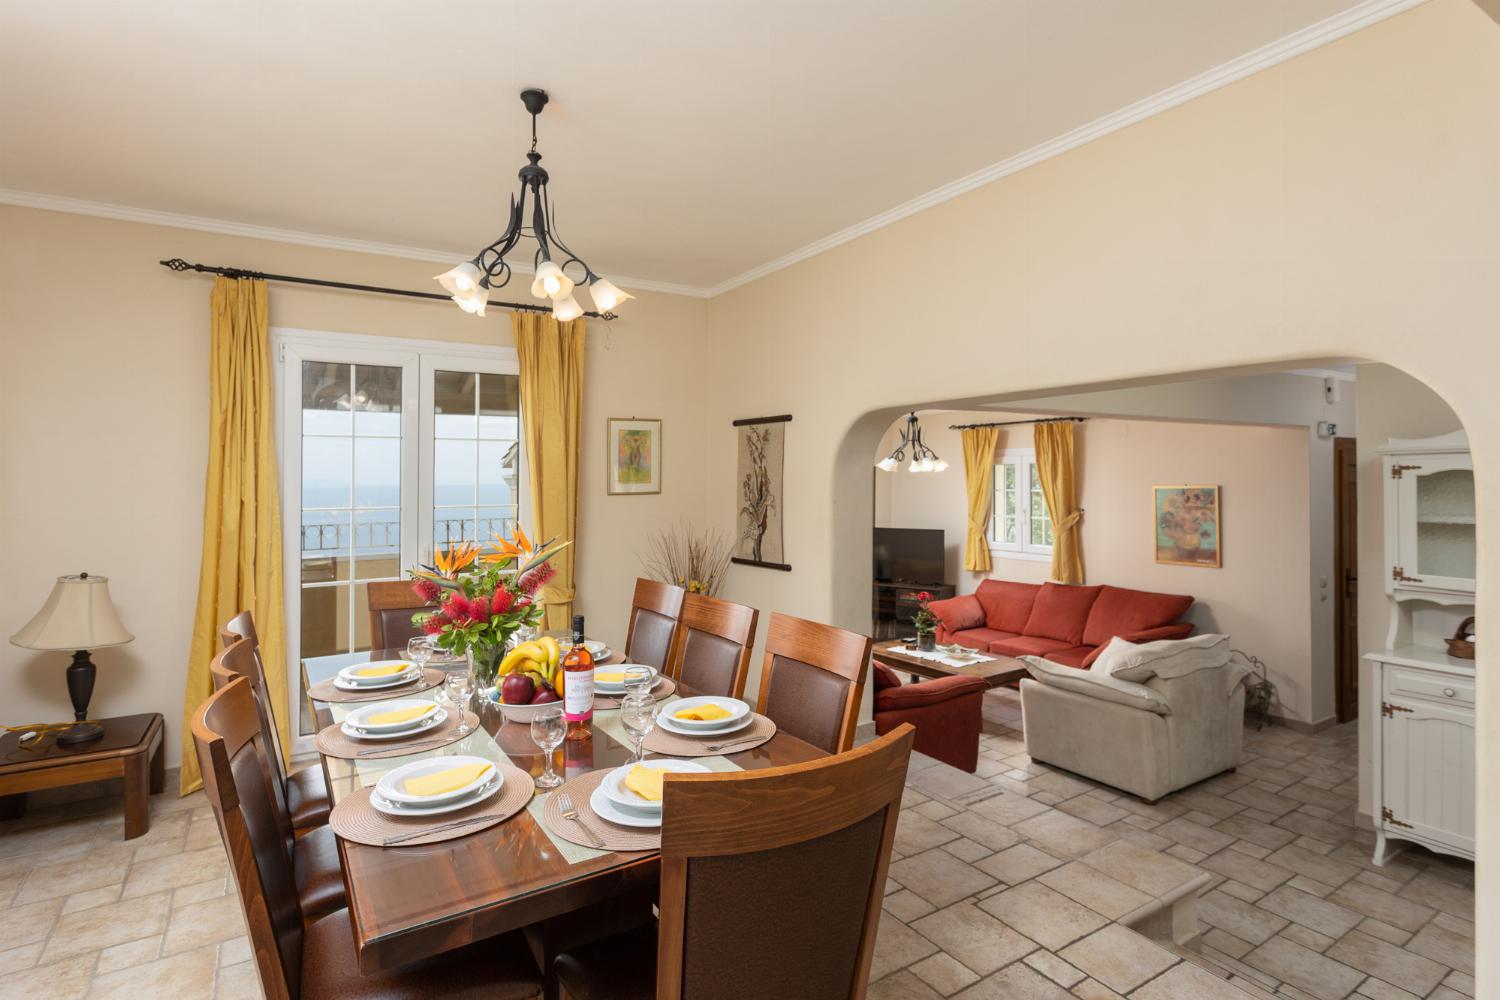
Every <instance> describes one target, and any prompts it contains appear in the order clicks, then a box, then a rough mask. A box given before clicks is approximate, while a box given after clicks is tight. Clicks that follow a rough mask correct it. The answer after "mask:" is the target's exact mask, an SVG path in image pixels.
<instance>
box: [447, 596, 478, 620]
mask: <svg viewBox="0 0 1500 1000" xmlns="http://www.w3.org/2000/svg"><path fill="white" fill-rule="evenodd" d="M443 614H445V615H447V616H448V617H449V618H450V619H452V620H453V622H454V623H455V624H463V623H464V622H467V621H469V619H470V618H471V617H472V613H471V608H470V606H469V599H468V598H467V597H465V596H464V595H463V594H456V593H455V594H449V595H448V600H446V601H444V602H443Z"/></svg>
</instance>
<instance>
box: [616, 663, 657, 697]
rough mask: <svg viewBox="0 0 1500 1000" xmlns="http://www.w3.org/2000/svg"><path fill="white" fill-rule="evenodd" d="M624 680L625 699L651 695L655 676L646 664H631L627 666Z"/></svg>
mask: <svg viewBox="0 0 1500 1000" xmlns="http://www.w3.org/2000/svg"><path fill="white" fill-rule="evenodd" d="M622 680H623V682H624V684H623V686H624V688H625V697H627V698H629V697H631V696H632V695H643V694H650V693H651V688H652V683H651V682H652V681H653V680H655V675H654V674H653V672H652V670H651V668H650V667H648V666H646V665H645V664H644V663H630V664H626V666H625V670H624V677H623V678H622Z"/></svg>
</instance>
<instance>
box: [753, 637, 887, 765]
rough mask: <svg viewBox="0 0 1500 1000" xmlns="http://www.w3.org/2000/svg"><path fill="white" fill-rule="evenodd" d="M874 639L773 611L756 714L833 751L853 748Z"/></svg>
mask: <svg viewBox="0 0 1500 1000" xmlns="http://www.w3.org/2000/svg"><path fill="white" fill-rule="evenodd" d="M869 663H870V638H869V636H864V635H860V634H859V633H858V632H850V631H847V630H846V629H841V628H834V627H833V626H832V625H820V624H818V623H817V622H810V621H804V620H803V619H801V618H793V617H791V616H790V615H781V614H775V613H773V614H772V615H771V625H770V628H769V629H768V630H767V633H766V658H765V662H764V663H763V665H762V666H761V669H760V701H759V703H758V704H757V705H756V706H755V710H756V711H757V712H759V713H760V714H761V715H764V716H766V717H768V718H770V719H771V720H772V721H773V722H775V723H776V726H777V728H778V729H780V730H782V731H783V732H788V733H791V734H792V735H793V736H795V737H797V738H798V739H800V740H804V741H806V742H808V743H811V744H812V745H813V746H815V747H818V748H819V749H821V750H826V751H827V752H828V753H841V752H843V751H845V750H848V749H849V748H850V747H852V746H853V745H854V727H855V725H856V724H857V723H858V722H859V702H860V698H861V697H862V696H863V695H864V691H865V678H866V677H867V676H868V674H869V671H868V670H867V669H866V668H867V667H868V666H869Z"/></svg>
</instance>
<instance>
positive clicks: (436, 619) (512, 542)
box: [411, 525, 571, 690]
mask: <svg viewBox="0 0 1500 1000" xmlns="http://www.w3.org/2000/svg"><path fill="white" fill-rule="evenodd" d="M570 544H571V543H570V542H563V543H561V544H556V539H553V540H552V541H551V542H547V543H545V544H542V545H533V544H532V542H531V540H530V539H528V538H527V537H526V533H525V532H524V531H522V530H521V528H520V526H519V525H518V526H517V527H516V532H515V537H514V538H506V537H504V536H503V535H496V536H495V537H494V539H493V540H492V542H491V543H490V545H489V546H488V548H487V549H486V548H484V547H481V546H479V545H476V544H474V543H473V542H460V543H458V544H456V545H451V546H449V547H448V548H447V549H446V550H444V551H441V552H439V553H438V554H437V557H436V559H435V560H434V565H432V566H419V567H417V568H416V569H414V570H412V571H411V576H412V590H413V591H415V592H416V594H417V596H418V597H421V598H422V599H423V600H425V601H426V602H427V603H428V604H430V605H435V606H436V607H435V610H433V611H426V612H422V613H419V614H416V615H413V616H412V622H413V623H414V624H416V625H417V626H418V627H420V628H421V629H422V631H423V632H426V633H427V634H428V635H429V636H431V637H432V642H433V644H434V645H436V646H437V647H438V648H439V649H443V650H446V651H447V652H449V653H452V654H453V655H455V656H463V657H466V658H467V659H468V661H469V669H470V671H471V672H472V673H473V676H474V685H475V687H477V688H480V689H485V690H487V689H489V688H493V687H494V686H495V678H496V675H497V673H498V672H499V670H500V664H501V662H502V660H503V659H504V658H505V654H506V651H507V650H508V649H509V648H510V646H511V645H512V644H513V642H514V641H515V638H516V634H517V633H518V632H520V631H521V630H522V629H527V630H531V629H534V628H535V627H536V626H537V624H538V623H539V622H541V620H542V605H541V604H539V603H538V602H537V594H538V592H539V591H540V590H541V589H542V587H543V586H544V585H545V584H546V583H547V581H548V580H550V579H552V577H553V576H554V575H555V574H556V572H557V571H556V569H555V568H554V567H553V565H552V563H551V559H552V557H553V556H555V555H557V553H559V552H561V551H562V550H563V549H564V548H566V547H567V546H568V545H570Z"/></svg>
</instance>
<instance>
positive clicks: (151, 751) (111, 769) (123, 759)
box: [0, 712, 166, 840]
mask: <svg viewBox="0 0 1500 1000" xmlns="http://www.w3.org/2000/svg"><path fill="white" fill-rule="evenodd" d="M93 721H95V722H97V723H98V724H99V725H101V726H103V727H104V735H103V736H102V737H100V738H99V739H97V740H94V741H93V742H92V743H79V744H76V745H74V746H59V745H58V744H57V742H56V741H55V740H53V739H52V738H51V736H50V735H49V736H47V737H44V738H43V740H42V745H41V746H40V747H37V748H36V749H34V750H26V749H23V748H22V747H21V746H20V738H21V734H20V733H6V734H5V735H4V736H3V737H0V818H3V819H18V818H19V817H21V816H23V815H25V813H26V793H27V792H39V791H41V790H42V789H44V788H60V787H62V786H64V785H81V784H83V783H85V782H88V781H104V780H105V779H107V778H124V779H125V839H126V840H130V839H131V838H132V837H139V836H140V835H141V834H143V833H145V832H146V831H147V830H149V829H151V806H150V802H149V798H148V796H149V795H155V794H157V793H158V792H160V791H161V790H162V787H163V784H164V779H165V777H166V772H165V770H164V758H163V753H164V750H165V746H164V744H165V742H166V740H165V738H164V734H165V729H164V727H163V725H162V718H161V715H160V714H158V713H156V712H152V713H150V714H148V715H124V716H121V717H120V718H118V719H95V720H93Z"/></svg>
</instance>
